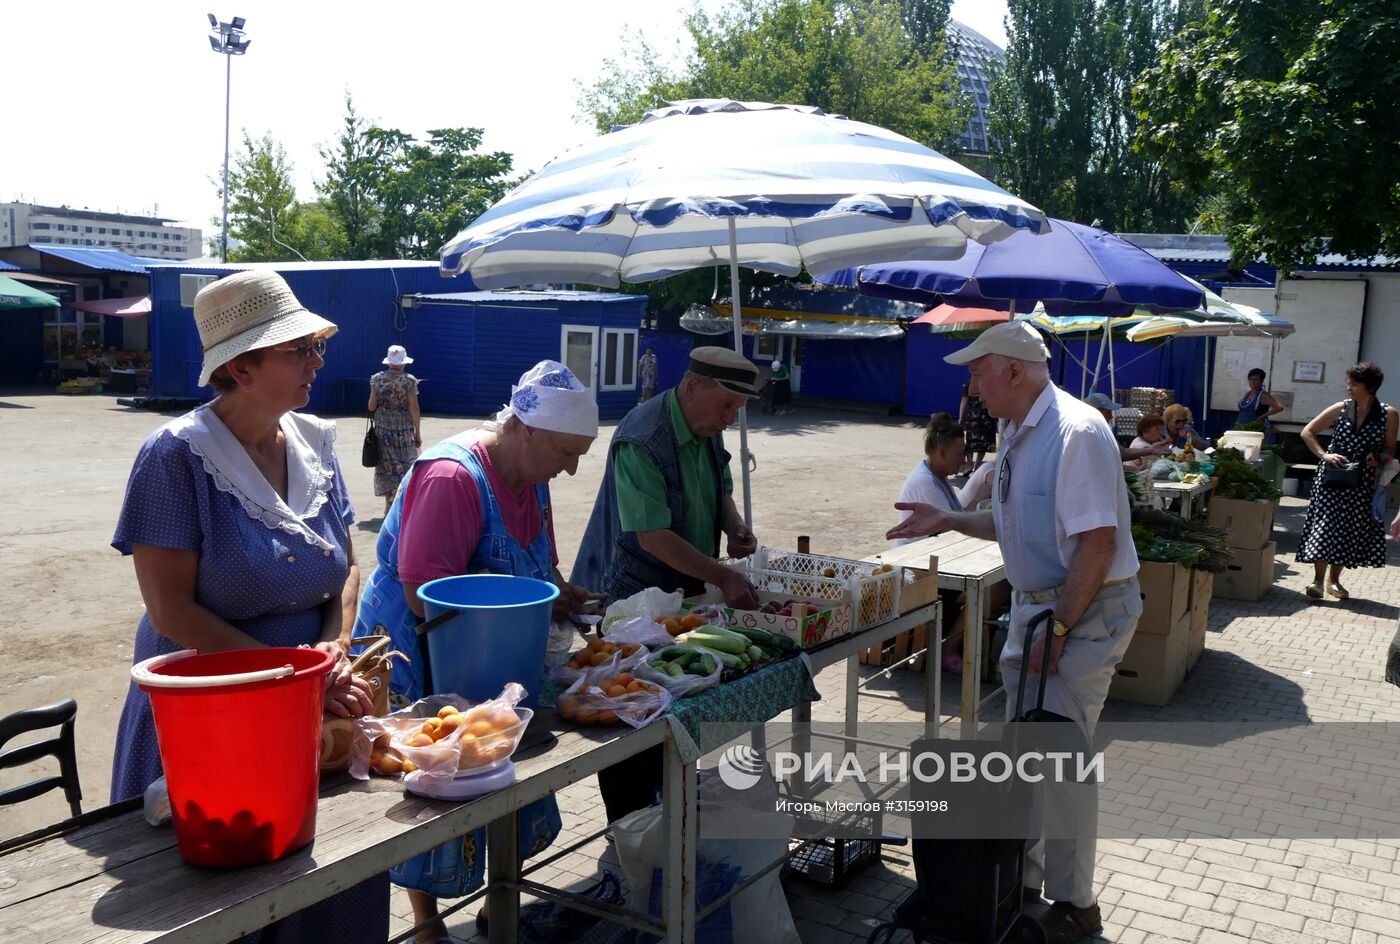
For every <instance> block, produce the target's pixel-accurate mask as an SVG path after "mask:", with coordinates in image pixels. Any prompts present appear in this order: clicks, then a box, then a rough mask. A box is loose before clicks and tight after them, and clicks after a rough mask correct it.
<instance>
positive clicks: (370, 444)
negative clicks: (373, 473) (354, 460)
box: [360, 416, 379, 469]
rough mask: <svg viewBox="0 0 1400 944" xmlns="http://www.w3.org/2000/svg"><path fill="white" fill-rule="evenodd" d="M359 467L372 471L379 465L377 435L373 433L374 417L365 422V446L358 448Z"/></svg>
mask: <svg viewBox="0 0 1400 944" xmlns="http://www.w3.org/2000/svg"><path fill="white" fill-rule="evenodd" d="M360 465H362V466H364V467H365V468H366V469H372V468H374V467H375V466H377V465H379V434H377V433H376V432H375V431H374V417H372V416H371V417H370V418H369V419H368V420H366V421H365V444H364V445H363V446H361V447H360Z"/></svg>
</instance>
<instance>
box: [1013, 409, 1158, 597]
mask: <svg viewBox="0 0 1400 944" xmlns="http://www.w3.org/2000/svg"><path fill="white" fill-rule="evenodd" d="M1002 496H1005V498H1004V500H1003V497H1002ZM992 514H993V518H994V520H995V522H996V529H997V542H998V544H1000V546H1001V553H1002V559H1003V560H1004V561H1005V563H1006V576H1007V579H1008V580H1009V581H1010V582H1011V586H1012V587H1013V588H1015V589H1017V590H1048V589H1050V588H1051V587H1058V586H1060V585H1062V584H1063V583H1064V582H1065V580H1066V578H1067V577H1068V575H1069V567H1070V563H1071V562H1072V561H1073V560H1074V554H1075V551H1076V550H1078V547H1079V535H1081V534H1083V533H1084V532H1086V531H1093V530H1095V529H1098V528H1107V527H1113V528H1116V529H1117V549H1116V551H1115V553H1114V556H1113V563H1112V564H1111V565H1110V566H1109V569H1108V574H1107V576H1106V577H1105V578H1104V579H1105V580H1126V579H1127V578H1129V577H1133V576H1135V575H1136V574H1137V572H1138V559H1137V551H1136V550H1135V549H1134V548H1133V533H1132V517H1131V510H1130V507H1129V504H1128V489H1127V485H1126V484H1125V482H1124V480H1123V463H1122V459H1121V457H1120V454H1119V451H1118V441H1117V440H1116V439H1114V437H1113V432H1112V430H1110V429H1109V427H1108V424H1107V423H1106V422H1104V418H1103V416H1102V415H1100V413H1099V411H1098V410H1096V409H1094V408H1093V407H1091V406H1089V405H1088V404H1087V403H1084V402H1082V401H1080V400H1078V399H1076V398H1075V397H1072V396H1070V395H1069V394H1068V393H1065V392H1064V391H1063V390H1061V389H1059V388H1058V387H1056V386H1055V385H1054V384H1046V386H1045V389H1044V390H1042V391H1041V393H1040V396H1039V397H1037V398H1036V401H1035V403H1034V405H1033V406H1032V407H1031V409H1030V412H1029V413H1027V414H1026V418H1025V420H1023V421H1022V422H1021V423H1020V424H1016V423H1007V426H1006V429H1005V431H1004V435H1003V439H1002V449H1001V454H1000V458H999V459H998V462H997V470H996V477H995V480H994V482H993V486H992Z"/></svg>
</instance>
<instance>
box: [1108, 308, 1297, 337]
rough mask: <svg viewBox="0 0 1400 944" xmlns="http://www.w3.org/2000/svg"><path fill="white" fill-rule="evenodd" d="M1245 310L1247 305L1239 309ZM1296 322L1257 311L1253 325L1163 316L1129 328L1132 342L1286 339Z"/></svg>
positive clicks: (1252, 320) (1251, 323)
mask: <svg viewBox="0 0 1400 944" xmlns="http://www.w3.org/2000/svg"><path fill="white" fill-rule="evenodd" d="M1238 307H1241V308H1243V307H1245V306H1238ZM1294 330H1295V328H1294V325H1293V322H1291V321H1285V320H1284V319H1282V318H1276V317H1274V316H1273V315H1266V314H1264V313H1263V312H1256V314H1255V315H1254V316H1253V317H1251V319H1250V323H1249V324H1240V323H1239V322H1237V321H1191V320H1189V319H1186V318H1172V317H1168V316H1162V317H1159V318H1149V319H1148V320H1147V321H1144V322H1142V323H1140V324H1137V325H1134V326H1133V327H1132V328H1129V329H1128V340H1129V341H1155V340H1158V339H1161V338H1224V337H1268V338H1283V337H1287V336H1288V335H1290V334H1292V333H1293V332H1294Z"/></svg>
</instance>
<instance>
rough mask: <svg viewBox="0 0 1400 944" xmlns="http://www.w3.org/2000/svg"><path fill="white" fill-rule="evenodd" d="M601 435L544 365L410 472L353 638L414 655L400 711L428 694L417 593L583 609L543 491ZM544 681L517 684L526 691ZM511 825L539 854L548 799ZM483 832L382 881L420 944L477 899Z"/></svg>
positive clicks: (545, 837)
mask: <svg viewBox="0 0 1400 944" xmlns="http://www.w3.org/2000/svg"><path fill="white" fill-rule="evenodd" d="M597 435H598V404H597V402H596V401H594V399H593V395H592V393H590V392H589V390H588V388H586V387H585V386H584V385H583V384H582V383H580V382H579V380H578V378H577V377H575V376H574V374H573V372H572V371H570V370H569V368H567V367H565V366H564V365H563V364H560V363H559V362H557V361H540V362H539V363H538V364H536V365H535V366H534V367H532V368H530V369H529V370H528V371H526V372H525V374H524V376H522V377H521V378H520V382H519V383H518V384H515V385H514V386H513V387H512V388H511V397H510V403H508V404H507V405H506V406H505V407H503V408H502V409H501V411H500V412H499V413H497V414H496V419H495V421H494V422H492V423H488V424H486V426H485V428H482V429H472V430H467V431H466V432H464V433H460V434H458V435H456V436H453V437H452V438H450V439H446V440H444V441H443V442H440V443H438V444H437V445H435V446H433V447H431V448H429V449H427V450H426V451H424V453H423V455H422V456H420V457H419V458H418V460H417V462H415V463H414V464H413V467H412V469H410V470H409V473H408V475H407V476H406V477H405V478H404V480H403V486H402V487H401V488H400V489H399V493H398V496H397V497H396V498H395V499H394V502H393V505H392V507H391V508H390V509H389V513H388V515H387V516H386V517H385V519H384V525H383V527H382V528H381V529H380V531H379V542H378V544H377V545H376V547H377V557H378V566H377V567H376V568H375V570H374V573H373V574H371V575H370V578H369V580H368V581H366V583H365V590H364V593H363V595H362V596H361V599H360V611H359V616H358V618H357V621H356V633H355V634H356V635H366V634H369V633H372V632H378V631H380V629H381V627H382V628H383V630H385V631H387V632H388V633H389V635H390V637H391V638H392V639H393V640H394V648H396V649H398V650H399V651H400V652H406V653H410V654H415V655H417V658H414V659H413V665H412V667H411V669H410V670H409V671H405V672H400V671H397V670H395V672H394V676H393V680H392V681H391V683H390V689H391V691H392V693H393V695H394V697H395V700H396V701H397V700H403V701H407V702H412V701H414V700H416V699H418V698H420V697H422V696H424V695H427V694H432V688H431V668H430V667H425V665H424V662H425V660H426V647H422V648H420V646H419V641H418V636H417V634H416V633H415V631H414V629H415V627H416V626H417V625H418V624H419V623H420V622H421V621H422V617H423V603H422V601H421V600H419V599H418V588H419V587H420V586H422V585H423V584H425V583H428V582H429V581H431V580H437V579H438V578H440V577H453V576H458V575H460V574H470V573H496V574H515V575H518V576H521V577H533V578H535V579H537V580H548V581H550V582H552V583H555V584H557V585H558V586H559V589H560V591H561V592H560V595H559V598H558V599H557V600H556V602H555V619H556V620H565V619H567V618H568V615H569V613H570V612H577V611H578V610H579V609H580V608H581V607H582V604H583V603H584V602H585V601H586V600H587V599H588V598H589V596H590V594H589V593H587V592H586V591H584V590H582V589H580V588H578V587H575V586H572V585H571V584H569V583H568V582H567V581H565V580H564V578H563V577H562V576H561V575H560V573H559V554H558V552H557V550H556V548H557V544H556V543H555V540H554V522H553V518H552V516H551V514H550V496H549V481H550V480H551V479H553V478H554V477H555V476H557V475H559V474H560V473H561V472H566V473H568V474H569V475H573V474H574V473H575V472H576V471H578V461H579V459H580V458H581V457H582V456H583V454H584V453H586V452H587V451H588V448H589V447H590V446H591V445H592V444H593V440H594V438H596V437H597ZM425 668H426V671H425ZM543 668H544V667H543V666H541V671H542V672H543ZM542 681H543V679H542V678H541V679H534V680H531V679H520V682H521V683H522V684H524V685H525V686H526V688H533V687H534V686H537V685H538V684H540V682H542ZM518 816H519V836H520V851H521V855H522V856H530V855H535V854H537V853H538V852H539V851H540V850H542V849H544V848H545V847H546V846H548V845H549V844H550V843H551V842H553V840H554V837H555V836H557V835H558V834H559V830H560V828H561V823H560V819H559V808H558V806H556V805H555V803H554V800H553V799H552V798H546V799H544V800H541V801H539V802H538V803H533V804H531V805H529V806H526V807H525V808H523V809H522V810H520V812H519V814H518ZM485 832H486V831H485V830H484V829H479V830H477V831H476V832H475V833H473V834H472V835H470V836H466V837H464V838H463V839H456V840H453V841H452V842H449V843H447V844H445V845H443V846H441V847H439V848H437V849H435V850H433V851H431V852H428V853H425V854H424V855H421V856H419V857H417V858H415V859H410V860H409V861H408V862H405V863H403V864H402V865H399V866H396V867H395V868H394V869H393V870H392V871H391V872H390V873H389V874H390V877H391V878H392V879H393V881H394V882H395V884H398V885H402V886H404V887H405V888H407V889H408V890H409V895H408V897H409V901H410V902H411V903H412V905H413V913H414V924H416V925H423V926H424V929H423V930H422V931H420V932H419V935H418V937H417V940H418V942H419V944H427V942H436V941H445V940H447V929H446V927H445V926H444V925H443V924H442V921H441V919H440V918H439V917H438V911H437V899H438V898H461V897H463V896H464V895H467V894H469V893H470V892H471V891H472V890H474V889H476V888H478V887H480V885H481V883H482V880H483V877H484V874H485V861H486V856H485V851H486V846H485V843H486V836H485ZM478 924H479V926H484V922H483V921H481V920H479V921H478Z"/></svg>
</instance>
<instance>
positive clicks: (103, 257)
mask: <svg viewBox="0 0 1400 944" xmlns="http://www.w3.org/2000/svg"><path fill="white" fill-rule="evenodd" d="M29 248H30V249H33V250H34V251H35V252H39V253H43V254H44V255H46V256H53V257H54V258H56V259H63V260H65V261H67V262H75V263H77V264H78V265H82V266H87V267H88V268H89V269H102V270H104V271H107V272H134V273H136V274H138V275H145V274H146V270H147V267H148V266H153V265H160V264H161V263H163V262H169V261H172V260H169V259H151V258H148V257H146V256H129V255H127V254H126V253H124V252H118V251H117V250H115V249H83V248H75V247H72V246H50V245H48V244H47V243H30V244H29Z"/></svg>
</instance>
